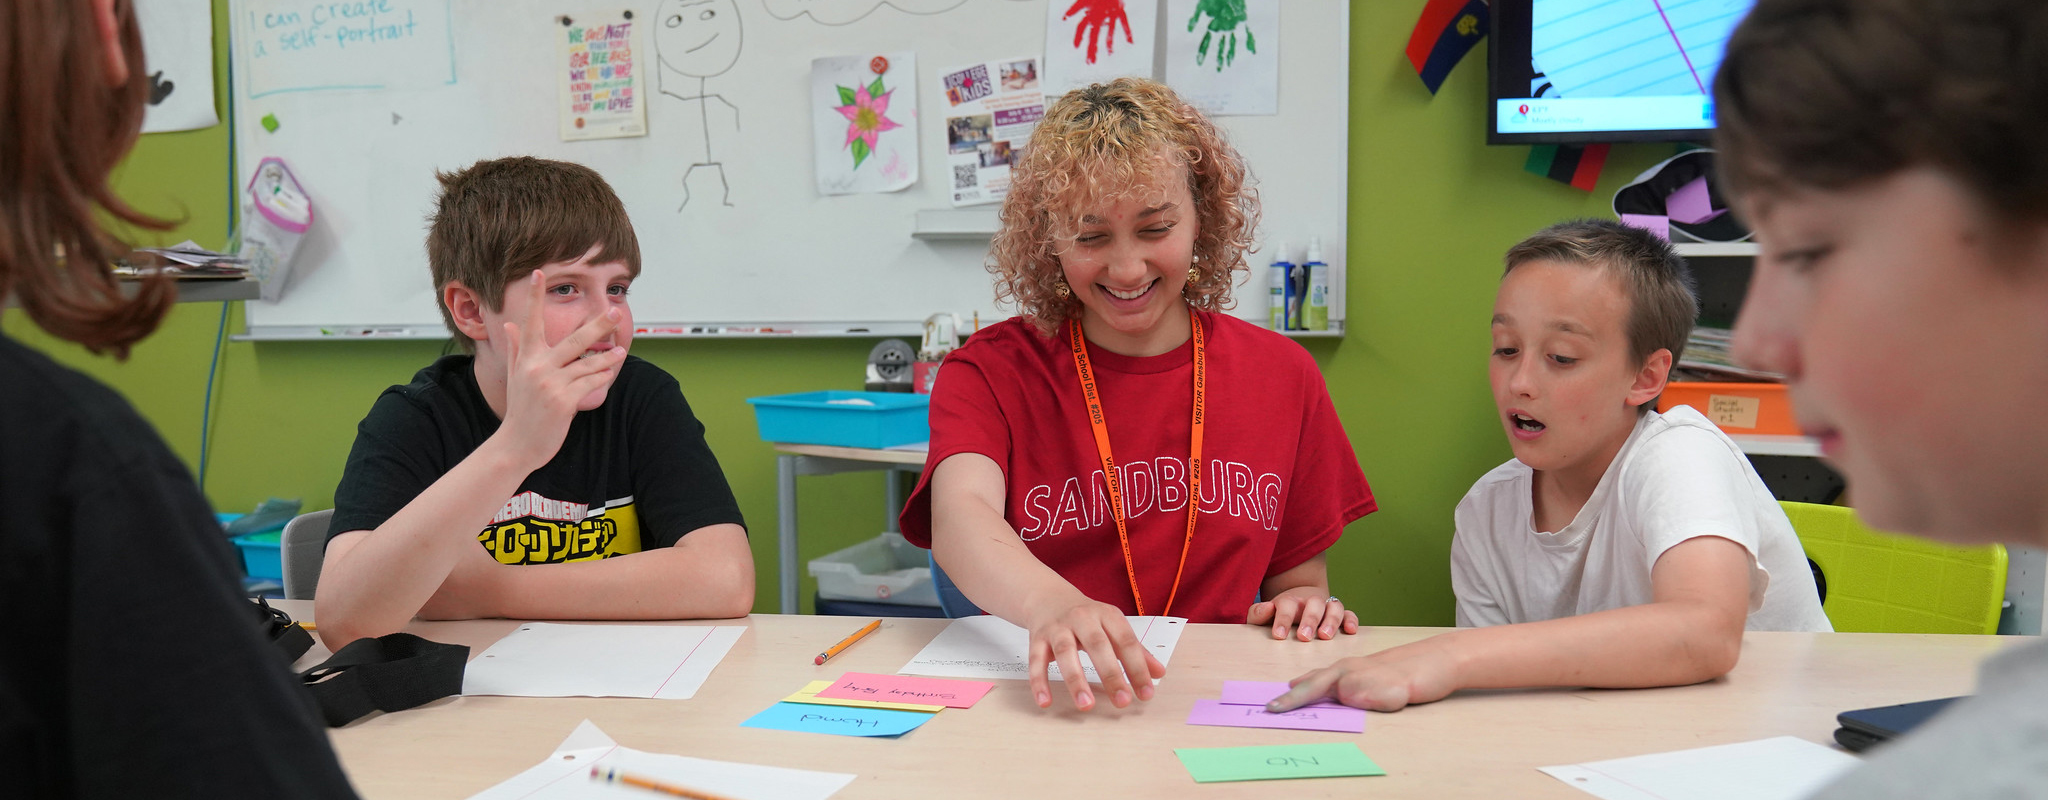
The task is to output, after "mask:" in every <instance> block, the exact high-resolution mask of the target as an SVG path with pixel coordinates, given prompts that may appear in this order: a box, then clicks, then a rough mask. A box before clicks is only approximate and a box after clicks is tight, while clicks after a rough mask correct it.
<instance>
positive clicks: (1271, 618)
mask: <svg viewBox="0 0 2048 800" xmlns="http://www.w3.org/2000/svg"><path fill="white" fill-rule="evenodd" d="M1244 621H1245V622H1246V623H1247V624H1251V625H1272V626H1273V638H1275V639H1285V638H1287V637H1288V634H1290V633H1292V634H1294V636H1295V637H1297V638H1299V639H1301V640H1302V641H1304V642H1306V641H1308V640H1310V639H1333V638H1336V636H1337V634H1338V633H1339V632H1343V633H1357V632H1358V615H1357V614H1353V613H1351V612H1350V611H1346V610H1344V601H1342V600H1338V599H1337V598H1335V597H1328V598H1327V599H1326V596H1325V595H1324V594H1323V589H1322V588H1321V587H1316V586H1297V587H1295V588H1292V589H1288V590H1287V591H1284V592H1281V593H1279V594H1277V595H1274V596H1273V599H1271V600H1267V601H1266V602H1263V603H1253V604H1252V607H1251V610H1250V611H1249V612H1246V614H1245V618H1244ZM1290 628H1292V629H1293V630H1289V629H1290Z"/></svg>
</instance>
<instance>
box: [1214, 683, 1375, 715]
mask: <svg viewBox="0 0 2048 800" xmlns="http://www.w3.org/2000/svg"><path fill="white" fill-rule="evenodd" d="M1286 693H1287V684H1286V683H1283V682H1281V681H1224V682H1223V698H1222V699H1221V700H1218V701H1217V702H1219V703H1223V704H1225V705H1233V706H1263V705H1265V704H1266V703H1267V701H1270V700H1272V699H1273V698H1275V697H1279V696H1280V695H1283V694H1286ZM1318 707H1320V708H1343V707H1344V704H1343V703H1339V702H1337V701H1335V700H1332V699H1330V698H1327V697H1325V698H1323V699H1321V700H1317V701H1315V702H1313V703H1310V704H1308V705H1305V706H1302V708H1318Z"/></svg>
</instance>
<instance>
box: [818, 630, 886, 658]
mask: <svg viewBox="0 0 2048 800" xmlns="http://www.w3.org/2000/svg"><path fill="white" fill-rule="evenodd" d="M880 627H882V621H881V620H875V621H874V622H870V623H868V624H866V625H863V626H861V629H860V630H857V631H854V632H853V635H851V636H848V637H846V638H844V639H840V640H839V643H838V644H835V645H832V649H830V650H826V651H825V652H823V653H819V654H818V657H817V659H816V660H814V661H812V662H811V663H813V664H823V663H825V660H826V659H829V658H831V657H833V656H836V655H839V651H841V650H845V649H846V648H848V647H850V646H852V645H853V643H854V642H858V641H860V637H863V636H866V635H868V634H870V633H874V632H875V629H876V628H880Z"/></svg>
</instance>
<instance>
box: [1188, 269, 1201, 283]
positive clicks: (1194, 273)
mask: <svg viewBox="0 0 2048 800" xmlns="http://www.w3.org/2000/svg"><path fill="white" fill-rule="evenodd" d="M1201 282H1202V270H1201V269H1199V268H1196V267H1188V283H1201Z"/></svg>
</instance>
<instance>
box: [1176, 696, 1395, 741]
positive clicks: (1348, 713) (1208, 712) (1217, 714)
mask: <svg viewBox="0 0 2048 800" xmlns="http://www.w3.org/2000/svg"><path fill="white" fill-rule="evenodd" d="M1188 724H1189V725H1224V726H1229V727H1233V728H1287V729H1290V730H1297V731H1331V732H1333V733H1364V732H1365V710H1364V709H1360V708H1344V707H1341V706H1339V707H1335V708H1332V707H1330V706H1307V707H1304V708H1297V709H1295V710H1293V711H1287V712H1283V713H1279V714H1275V713H1272V712H1270V711H1267V710H1266V707H1265V706H1235V705H1226V704H1224V703H1220V702H1217V701H1215V700H1196V701H1195V710H1194V711H1193V712H1192V713H1190V714H1188Z"/></svg>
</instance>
